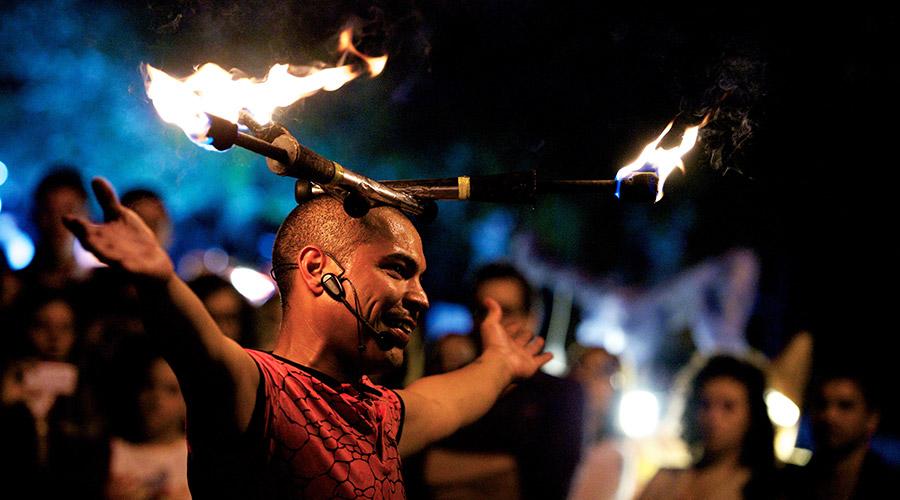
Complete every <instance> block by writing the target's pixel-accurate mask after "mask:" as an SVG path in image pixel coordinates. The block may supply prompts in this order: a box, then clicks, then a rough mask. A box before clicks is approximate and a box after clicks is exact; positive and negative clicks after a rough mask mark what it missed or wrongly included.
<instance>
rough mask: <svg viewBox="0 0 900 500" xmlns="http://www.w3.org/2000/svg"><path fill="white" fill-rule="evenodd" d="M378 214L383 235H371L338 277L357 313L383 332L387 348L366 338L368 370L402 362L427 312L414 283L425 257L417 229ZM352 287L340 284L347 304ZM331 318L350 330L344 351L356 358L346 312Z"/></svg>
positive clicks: (384, 213) (389, 212)
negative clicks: (355, 303)
mask: <svg viewBox="0 0 900 500" xmlns="http://www.w3.org/2000/svg"><path fill="white" fill-rule="evenodd" d="M376 210H377V209H376ZM379 216H381V217H383V221H384V222H385V223H386V224H385V226H386V231H385V233H384V234H382V235H372V237H371V238H369V240H368V241H367V242H366V243H363V244H362V245H360V246H359V247H357V249H356V250H355V251H354V252H353V254H352V256H351V258H350V261H349V262H348V263H347V267H346V268H345V270H346V273H345V275H344V276H345V277H346V278H349V279H350V280H351V281H352V282H353V285H354V287H355V291H356V293H357V294H358V295H357V297H358V299H359V304H360V308H359V313H360V314H361V315H362V316H363V317H364V318H366V320H367V321H368V322H369V323H370V324H372V325H373V326H374V327H375V328H376V329H377V330H378V331H380V332H386V333H387V335H388V338H389V339H390V342H391V344H392V347H391V348H390V349H388V350H387V351H383V350H382V349H380V348H379V347H378V345H377V344H376V342H375V339H374V338H372V336H371V335H368V336H366V341H365V342H366V350H365V353H364V355H365V358H366V364H367V365H369V367H371V368H376V367H378V366H383V365H384V361H385V360H387V362H389V363H390V365H392V366H395V367H398V366H400V365H401V364H402V363H403V349H404V348H405V347H406V344H407V343H409V338H410V336H411V335H412V334H413V331H414V330H415V329H416V328H417V326H418V324H419V320H420V319H421V316H422V314H423V313H424V312H425V311H426V310H427V309H428V297H427V296H426V295H425V290H424V289H423V288H422V283H421V281H420V280H421V277H422V273H423V272H424V271H425V255H424V252H423V251H422V240H421V238H420V237H419V233H418V231H416V229H415V227H414V226H413V225H412V223H411V222H410V221H409V220H408V219H406V218H405V217H404V216H402V215H400V214H398V213H395V212H393V211H392V210H381V211H379ZM354 287H351V286H349V284H345V289H346V290H347V300H348V301H349V302H350V303H351V304H353V301H354V299H353V294H354ZM338 307H341V308H343V306H342V305H338ZM338 318H339V319H338ZM336 320H338V321H341V322H343V324H344V327H343V328H342V329H341V331H348V332H353V334H352V335H351V336H349V338H345V339H344V341H345V352H347V351H346V348H349V349H350V350H351V351H350V352H353V354H352V355H353V356H356V355H357V354H356V352H357V349H356V346H357V337H356V320H355V319H354V318H353V316H352V315H350V314H347V313H346V312H344V313H341V314H340V316H336Z"/></svg>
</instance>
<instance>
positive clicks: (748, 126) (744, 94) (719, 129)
mask: <svg viewBox="0 0 900 500" xmlns="http://www.w3.org/2000/svg"><path fill="white" fill-rule="evenodd" d="M708 76H709V79H710V80H712V81H713V82H714V84H713V85H712V86H711V87H709V88H707V89H706V90H705V91H704V92H703V93H702V94H701V97H700V99H699V100H698V102H697V103H696V104H693V105H692V104H691V103H690V102H686V103H685V109H689V110H691V111H690V113H689V114H691V115H693V116H695V117H697V120H698V121H699V120H700V119H701V118H702V117H703V116H706V115H709V116H710V122H709V123H708V124H707V126H706V127H704V128H703V129H701V131H700V144H701V146H702V148H703V151H704V153H705V154H704V157H705V158H707V159H708V162H709V165H710V166H711V167H712V168H713V169H716V170H719V171H721V172H722V173H723V174H724V173H726V172H728V171H736V172H738V173H741V174H747V171H746V168H747V166H748V165H747V163H748V162H747V161H746V159H747V154H748V150H749V149H750V148H749V146H750V144H752V143H753V139H754V135H755V133H756V130H757V128H758V127H759V124H760V119H761V116H760V115H761V110H760V108H761V101H762V99H763V98H764V97H765V96H766V90H765V89H766V86H765V81H766V65H765V63H764V62H763V60H762V59H761V57H759V56H758V55H756V54H741V55H728V56H724V57H723V58H722V59H721V60H720V61H719V62H718V63H717V64H716V65H715V66H713V67H712V69H711V70H710V71H709V73H708Z"/></svg>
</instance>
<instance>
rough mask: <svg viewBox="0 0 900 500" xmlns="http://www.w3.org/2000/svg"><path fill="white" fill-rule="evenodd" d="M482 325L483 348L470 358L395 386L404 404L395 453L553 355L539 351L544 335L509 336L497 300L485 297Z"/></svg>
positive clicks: (446, 427)
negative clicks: (406, 384) (403, 386)
mask: <svg viewBox="0 0 900 500" xmlns="http://www.w3.org/2000/svg"><path fill="white" fill-rule="evenodd" d="M485 304H486V305H487V307H488V315H487V317H486V318H485V320H484V322H483V323H482V325H481V339H482V344H483V345H484V351H483V353H482V354H481V356H479V357H478V358H477V359H476V360H475V361H473V362H472V363H471V364H469V365H466V366H464V367H463V368H460V369H459V370H454V371H452V372H449V373H444V374H441V375H434V376H431V377H425V378H421V379H419V380H417V381H415V382H413V383H412V384H410V386H409V387H407V388H406V389H404V390H401V391H398V392H399V393H400V395H401V397H403V400H404V402H405V404H406V420H405V423H404V426H403V435H402V437H401V441H400V453H401V454H402V455H409V454H412V453H415V452H417V451H419V450H421V449H422V448H424V447H425V446H427V445H428V444H430V443H432V442H434V441H437V440H439V439H442V438H444V437H446V436H449V435H450V434H452V433H453V432H455V431H456V430H457V429H459V428H460V427H462V426H465V425H468V424H470V423H472V422H474V421H475V420H477V419H478V418H480V417H481V416H482V415H484V414H485V413H487V411H488V410H489V409H490V408H491V406H493V405H494V403H495V402H496V401H497V398H498V397H499V396H500V394H501V393H502V392H503V391H504V390H505V389H506V388H507V387H508V386H509V384H511V383H512V382H514V381H516V380H519V379H523V378H528V377H530V376H532V375H534V374H535V372H537V370H538V369H540V367H541V366H542V365H543V364H544V363H546V362H547V361H550V359H551V358H552V357H553V355H552V354H550V353H541V349H542V348H543V346H544V340H543V339H542V338H540V337H533V336H532V335H531V334H530V332H529V333H528V334H527V335H520V336H518V337H516V338H513V337H512V336H510V335H509V333H507V332H506V330H504V329H503V326H501V324H500V318H501V315H502V312H501V309H500V306H499V305H498V304H497V303H496V302H495V301H494V300H492V299H486V300H485Z"/></svg>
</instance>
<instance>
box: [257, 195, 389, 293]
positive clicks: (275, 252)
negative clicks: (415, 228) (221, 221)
mask: <svg viewBox="0 0 900 500" xmlns="http://www.w3.org/2000/svg"><path fill="white" fill-rule="evenodd" d="M384 210H391V211H394V212H397V211H396V210H393V209H389V208H384V207H378V208H375V209H372V210H370V211H369V213H368V214H367V215H366V216H364V217H360V218H353V217H350V216H349V215H347V213H346V212H344V207H343V205H342V204H341V202H340V201H339V200H336V199H334V198H331V197H329V196H317V197H315V198H312V199H310V200H308V201H305V202H303V203H301V204H300V205H297V207H296V208H294V209H293V210H292V211H291V213H290V214H288V216H287V217H286V218H285V219H284V222H282V223H281V227H280V228H279V229H278V234H277V235H276V237H275V245H274V248H273V249H272V270H273V273H272V274H273V276H274V278H275V282H276V283H277V284H278V290H279V291H280V292H281V300H282V304H286V303H287V297H288V295H289V294H290V292H291V283H292V282H293V273H291V272H290V269H291V267H290V266H291V265H295V264H296V263H297V255H298V254H299V253H300V250H302V249H303V248H304V247H306V246H311V245H312V246H317V247H319V248H321V249H322V250H324V251H326V252H328V253H330V254H331V255H333V256H334V257H335V258H336V259H338V261H340V263H341V265H346V263H347V262H349V260H350V255H351V254H352V253H353V250H354V249H355V248H356V247H357V246H359V245H360V244H361V243H363V242H364V241H368V240H371V239H373V238H376V237H379V236H384V237H388V236H389V235H390V231H389V229H388V222H387V221H386V220H385V218H384V216H383V215H382V213H383V211H384ZM397 213H399V212H397Z"/></svg>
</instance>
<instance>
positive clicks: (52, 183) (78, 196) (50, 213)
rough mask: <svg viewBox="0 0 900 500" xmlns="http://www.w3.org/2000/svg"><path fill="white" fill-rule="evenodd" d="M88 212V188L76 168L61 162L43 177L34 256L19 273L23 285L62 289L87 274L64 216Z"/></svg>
mask: <svg viewBox="0 0 900 500" xmlns="http://www.w3.org/2000/svg"><path fill="white" fill-rule="evenodd" d="M86 214H87V192H86V191H85V189H84V183H83V182H82V180H81V175H80V174H79V173H78V171H77V170H75V169H74V168H72V167H68V166H62V167H59V168H57V169H56V170H54V171H52V172H51V173H49V174H48V175H47V176H45V177H44V178H43V179H42V180H41V182H40V183H39V184H38V187H37V189H36V190H35V192H34V206H33V211H32V221H33V222H34V225H35V228H36V229H37V245H36V248H35V254H34V259H32V261H31V264H29V265H28V267H26V268H25V269H24V270H23V271H21V272H20V276H19V278H20V280H21V282H22V283H23V284H24V286H26V287H42V288H53V289H62V288H65V287H67V286H69V285H71V284H72V282H73V281H78V280H80V279H82V278H84V277H85V276H84V275H83V274H84V270H82V269H79V268H78V266H77V264H76V262H75V254H74V251H73V249H74V245H73V241H74V240H73V237H72V233H70V232H69V231H68V230H67V229H66V228H65V226H63V224H62V218H63V216H64V215H74V216H84V215H86Z"/></svg>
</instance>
